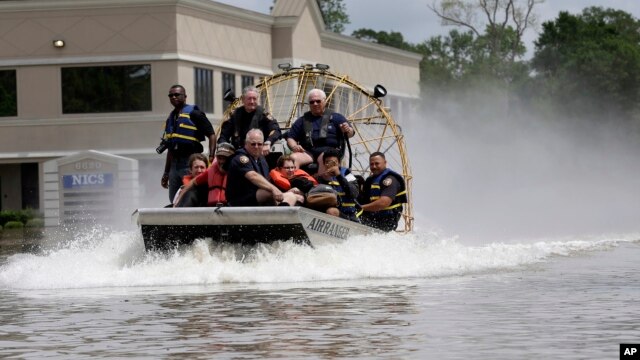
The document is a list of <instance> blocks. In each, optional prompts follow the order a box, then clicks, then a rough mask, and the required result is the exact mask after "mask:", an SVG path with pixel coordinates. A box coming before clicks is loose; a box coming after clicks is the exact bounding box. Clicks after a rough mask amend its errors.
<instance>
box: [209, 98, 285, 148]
mask: <svg viewBox="0 0 640 360" xmlns="http://www.w3.org/2000/svg"><path fill="white" fill-rule="evenodd" d="M241 99H242V106H240V107H238V108H237V109H235V110H234V111H233V113H232V114H231V116H230V117H229V120H227V121H225V122H223V123H222V129H221V130H220V137H219V138H218V143H222V142H227V143H230V144H233V146H235V148H236V149H241V148H243V147H244V146H245V138H246V136H247V132H248V131H249V130H250V129H260V130H262V133H263V134H264V135H265V136H264V139H262V143H263V148H262V154H263V155H265V156H267V155H268V154H269V152H270V149H271V144H272V143H274V142H276V141H277V140H280V139H281V138H282V132H281V131H280V126H279V125H278V122H277V121H276V119H274V118H273V116H271V114H269V113H268V112H266V111H264V109H263V108H262V106H260V105H258V99H259V92H258V89H256V88H255V87H253V86H247V87H245V88H244V89H243V90H242V97H241Z"/></svg>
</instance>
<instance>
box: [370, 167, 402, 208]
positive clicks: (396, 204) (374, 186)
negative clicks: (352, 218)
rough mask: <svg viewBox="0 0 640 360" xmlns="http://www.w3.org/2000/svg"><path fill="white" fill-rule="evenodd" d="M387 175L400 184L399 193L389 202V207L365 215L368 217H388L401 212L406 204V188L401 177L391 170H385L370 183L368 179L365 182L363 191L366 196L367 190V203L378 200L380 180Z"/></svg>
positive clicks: (380, 191) (380, 190)
mask: <svg viewBox="0 0 640 360" xmlns="http://www.w3.org/2000/svg"><path fill="white" fill-rule="evenodd" d="M387 175H392V176H393V177H395V178H396V179H397V180H398V182H399V183H400V191H398V193H397V194H396V196H395V199H393V201H392V202H391V204H389V206H387V207H386V208H384V209H382V210H380V211H376V212H373V213H367V214H368V215H372V216H374V217H377V216H388V215H389V214H392V213H396V212H401V211H402V204H404V203H406V202H407V188H406V185H405V182H404V178H403V177H402V175H400V174H398V173H397V172H395V171H393V170H391V169H385V170H384V171H383V172H381V173H380V174H379V175H378V176H376V177H375V178H373V180H372V181H369V179H367V181H366V182H365V188H364V191H365V194H366V193H367V190H368V195H369V199H368V200H369V203H371V202H374V201H376V200H378V199H379V198H380V194H381V193H382V189H381V187H380V181H382V179H384V178H385V177H387ZM368 184H370V186H367V185H368Z"/></svg>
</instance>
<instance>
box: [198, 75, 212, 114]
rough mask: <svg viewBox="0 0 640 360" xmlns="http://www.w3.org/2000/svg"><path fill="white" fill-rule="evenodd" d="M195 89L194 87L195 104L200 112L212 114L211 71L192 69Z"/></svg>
mask: <svg viewBox="0 0 640 360" xmlns="http://www.w3.org/2000/svg"><path fill="white" fill-rule="evenodd" d="M194 73H195V74H194V77H195V87H196V104H197V105H198V106H199V107H200V110H202V111H204V112H206V113H209V114H212V113H213V70H209V69H201V68H195V69H194Z"/></svg>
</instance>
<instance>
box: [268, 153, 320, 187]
mask: <svg viewBox="0 0 640 360" xmlns="http://www.w3.org/2000/svg"><path fill="white" fill-rule="evenodd" d="M269 176H270V177H271V181H273V184H274V185H275V186H276V187H277V188H278V189H280V190H281V191H288V190H290V189H291V188H295V189H297V190H299V191H300V193H301V194H305V193H307V192H308V191H309V190H310V189H311V188H312V187H314V186H315V185H318V181H316V179H314V178H313V176H311V175H309V174H307V173H306V172H305V171H304V170H300V169H296V164H295V162H294V161H293V158H292V157H291V156H290V155H282V156H280V157H279V158H278V161H277V162H276V168H275V169H273V170H271V172H270V173H269Z"/></svg>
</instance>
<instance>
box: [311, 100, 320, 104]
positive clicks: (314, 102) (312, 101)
mask: <svg viewBox="0 0 640 360" xmlns="http://www.w3.org/2000/svg"><path fill="white" fill-rule="evenodd" d="M321 102H322V100H310V101H309V104H311V105H313V104H320V103H321Z"/></svg>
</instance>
